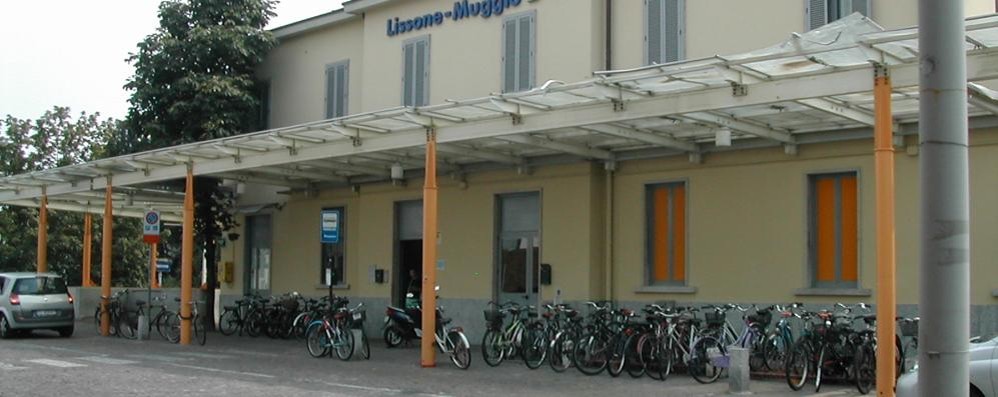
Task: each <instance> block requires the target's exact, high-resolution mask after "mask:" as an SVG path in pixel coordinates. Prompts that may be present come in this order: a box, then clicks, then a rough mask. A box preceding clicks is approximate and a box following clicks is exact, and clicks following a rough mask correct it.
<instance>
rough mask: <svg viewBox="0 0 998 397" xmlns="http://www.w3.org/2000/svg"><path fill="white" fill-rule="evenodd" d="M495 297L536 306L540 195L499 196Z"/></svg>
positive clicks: (539, 240) (539, 247)
mask: <svg viewBox="0 0 998 397" xmlns="http://www.w3.org/2000/svg"><path fill="white" fill-rule="evenodd" d="M498 209H499V214H498V219H499V225H498V226H499V227H498V229H499V230H498V233H497V234H498V239H497V241H496V273H497V277H496V283H495V284H496V285H495V290H496V298H498V300H499V301H500V302H507V301H513V302H516V303H519V304H521V305H536V304H537V301H538V292H539V291H538V279H539V274H540V273H539V272H540V249H541V238H540V194H538V193H518V194H511V195H502V196H499V203H498Z"/></svg>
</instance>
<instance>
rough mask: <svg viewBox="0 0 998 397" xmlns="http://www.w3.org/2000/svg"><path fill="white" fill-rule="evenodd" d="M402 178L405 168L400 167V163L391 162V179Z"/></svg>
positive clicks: (397, 179)
mask: <svg viewBox="0 0 998 397" xmlns="http://www.w3.org/2000/svg"><path fill="white" fill-rule="evenodd" d="M403 179H405V169H403V168H402V164H399V163H395V164H392V180H393V181H401V180H403Z"/></svg>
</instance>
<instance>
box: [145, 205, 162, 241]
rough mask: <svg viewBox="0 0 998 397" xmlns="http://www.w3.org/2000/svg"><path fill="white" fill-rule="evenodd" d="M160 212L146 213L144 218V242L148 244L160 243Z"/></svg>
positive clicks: (151, 211)
mask: <svg viewBox="0 0 998 397" xmlns="http://www.w3.org/2000/svg"><path fill="white" fill-rule="evenodd" d="M159 226H160V219H159V211H154V210H149V211H146V214H145V216H143V217H142V240H143V241H145V242H146V243H148V244H156V243H159Z"/></svg>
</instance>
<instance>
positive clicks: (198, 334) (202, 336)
mask: <svg viewBox="0 0 998 397" xmlns="http://www.w3.org/2000/svg"><path fill="white" fill-rule="evenodd" d="M191 328H194V340H196V341H197V342H198V344H199V345H201V346H204V344H205V343H206V342H208V327H207V325H206V324H205V317H204V316H202V315H200V314H198V315H197V316H195V317H194V322H193V323H192V324H191Z"/></svg>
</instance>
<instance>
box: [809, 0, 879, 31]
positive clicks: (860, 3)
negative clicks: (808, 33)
mask: <svg viewBox="0 0 998 397" xmlns="http://www.w3.org/2000/svg"><path fill="white" fill-rule="evenodd" d="M804 1H805V2H806V3H805V6H804V7H805V12H806V14H807V21H806V24H807V30H812V29H817V28H819V27H821V26H823V25H825V24H827V23H831V22H835V21H837V20H839V19H841V18H842V17H845V16H847V15H849V14H852V13H854V12H858V13H860V14H863V15H865V16H867V17H869V16H870V10H871V9H872V8H871V4H870V2H871V0H804Z"/></svg>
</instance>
